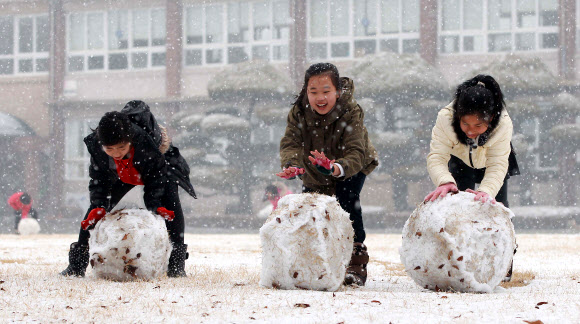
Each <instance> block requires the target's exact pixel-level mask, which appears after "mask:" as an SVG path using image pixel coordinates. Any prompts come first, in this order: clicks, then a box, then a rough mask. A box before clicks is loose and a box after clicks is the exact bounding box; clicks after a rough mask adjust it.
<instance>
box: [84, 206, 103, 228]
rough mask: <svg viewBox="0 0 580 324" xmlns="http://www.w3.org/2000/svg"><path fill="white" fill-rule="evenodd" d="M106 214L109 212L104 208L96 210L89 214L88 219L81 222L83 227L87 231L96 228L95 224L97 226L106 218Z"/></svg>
mask: <svg viewBox="0 0 580 324" xmlns="http://www.w3.org/2000/svg"><path fill="white" fill-rule="evenodd" d="M106 214H107V210H106V209H105V208H102V207H99V208H94V209H93V210H91V212H90V213H89V216H87V219H85V220H84V221H82V222H81V227H82V228H83V229H84V230H85V231H86V230H89V229H92V228H93V227H95V224H97V222H98V221H100V220H101V218H103V217H105V215H106Z"/></svg>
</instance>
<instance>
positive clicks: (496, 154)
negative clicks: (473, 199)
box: [427, 103, 513, 197]
mask: <svg viewBox="0 0 580 324" xmlns="http://www.w3.org/2000/svg"><path fill="white" fill-rule="evenodd" d="M500 118H501V119H500V121H499V123H498V125H497V127H496V128H495V129H494V130H493V131H492V133H491V134H490V136H489V139H488V140H487V142H486V143H485V144H484V145H483V146H478V147H477V148H476V149H473V150H472V153H471V160H470V159H469V146H468V145H466V144H462V143H460V142H459V140H458V139H457V135H456V134H455V131H454V130H453V125H452V121H453V103H450V104H449V105H447V107H445V108H443V109H441V110H440V111H439V114H438V115H437V122H436V123H435V126H434V127H433V131H432V132H431V149H430V152H429V155H428V156H427V169H428V170H429V176H430V177H431V180H433V183H434V184H435V185H436V186H440V185H442V184H445V183H449V182H453V183H455V184H457V183H456V182H455V179H453V176H452V175H451V172H449V168H448V165H447V163H448V162H449V159H450V158H451V155H454V156H456V157H458V158H460V159H461V160H462V161H463V162H464V163H465V164H467V165H468V166H470V167H472V168H475V169H481V168H486V169H485V175H484V177H483V180H482V181H481V184H480V186H479V188H478V191H483V192H485V193H488V194H489V195H490V196H491V197H495V196H496V195H497V193H498V191H499V189H500V188H501V186H502V185H503V181H504V179H505V176H506V174H507V170H508V157H509V155H510V152H511V146H510V142H511V140H512V132H513V124H512V120H511V119H510V117H509V115H508V113H507V111H506V110H505V109H504V110H503V111H502V113H501V117H500Z"/></svg>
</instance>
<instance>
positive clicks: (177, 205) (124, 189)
mask: <svg viewBox="0 0 580 324" xmlns="http://www.w3.org/2000/svg"><path fill="white" fill-rule="evenodd" d="M133 187H135V186H134V185H131V184H127V183H124V182H121V181H118V182H116V183H115V184H114V185H113V189H112V190H111V199H110V200H109V206H107V208H105V209H106V210H107V212H110V211H111V210H113V208H115V206H116V205H117V204H118V203H119V201H120V200H121V198H123V197H124V196H125V195H126V194H127V193H128V192H129V191H130V190H131V189H133ZM161 203H162V204H163V205H162V207H165V208H167V209H169V210H171V211H173V212H174V213H175V218H174V219H173V221H167V220H166V221H165V225H166V226H167V231H168V232H169V239H170V240H171V242H172V243H173V244H174V245H175V244H183V233H184V231H185V221H184V217H183V210H182V209H181V202H180V200H179V192H178V187H177V184H176V183H174V182H168V183H167V186H166V187H165V195H164V196H163V198H161ZM97 207H98V206H93V205H91V206H90V207H89V210H87V213H86V214H85V218H83V220H84V219H87V217H88V216H89V213H90V212H91V210H93V208H97ZM89 237H90V233H89V231H85V230H83V229H82V228H81V230H80V232H79V240H78V243H79V244H80V245H88V244H89Z"/></svg>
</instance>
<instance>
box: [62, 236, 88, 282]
mask: <svg viewBox="0 0 580 324" xmlns="http://www.w3.org/2000/svg"><path fill="white" fill-rule="evenodd" d="M88 265H89V246H88V245H80V244H78V242H74V243H72V244H71V245H70V250H69V251H68V267H67V268H66V269H64V270H63V271H62V272H61V273H60V275H61V276H75V277H84V276H85V271H86V270H87V266H88Z"/></svg>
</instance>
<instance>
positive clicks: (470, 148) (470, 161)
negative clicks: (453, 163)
mask: <svg viewBox="0 0 580 324" xmlns="http://www.w3.org/2000/svg"><path fill="white" fill-rule="evenodd" d="M472 150H473V148H472V147H471V145H469V163H470V164H471V167H472V168H474V169H475V167H474V166H473V160H472V159H471V153H473V151H472Z"/></svg>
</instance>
